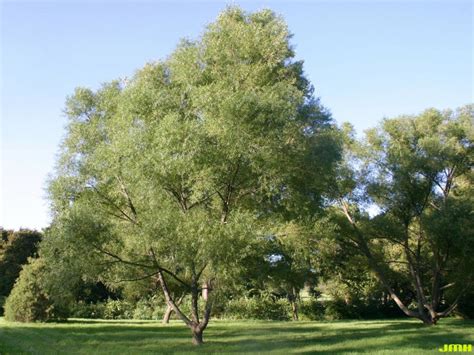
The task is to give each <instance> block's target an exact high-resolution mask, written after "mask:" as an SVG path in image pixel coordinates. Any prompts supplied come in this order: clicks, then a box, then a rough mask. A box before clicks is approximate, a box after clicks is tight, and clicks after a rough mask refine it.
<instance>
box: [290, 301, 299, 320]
mask: <svg viewBox="0 0 474 355" xmlns="http://www.w3.org/2000/svg"><path fill="white" fill-rule="evenodd" d="M291 310H292V311H293V320H298V319H299V318H298V305H297V304H296V302H295V301H293V302H291Z"/></svg>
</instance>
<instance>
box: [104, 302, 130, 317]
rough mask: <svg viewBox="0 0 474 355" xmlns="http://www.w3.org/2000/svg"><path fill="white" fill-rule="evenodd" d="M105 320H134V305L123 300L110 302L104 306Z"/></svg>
mask: <svg viewBox="0 0 474 355" xmlns="http://www.w3.org/2000/svg"><path fill="white" fill-rule="evenodd" d="M103 317H104V319H132V317H133V304H131V303H129V302H127V301H123V300H108V301H107V302H105V304H104V315H103Z"/></svg>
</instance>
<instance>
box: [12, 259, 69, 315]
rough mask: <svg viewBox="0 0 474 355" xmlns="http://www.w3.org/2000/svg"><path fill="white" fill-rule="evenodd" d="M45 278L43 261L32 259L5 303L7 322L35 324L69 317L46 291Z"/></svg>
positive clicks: (64, 308) (62, 306)
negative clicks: (35, 322)
mask: <svg viewBox="0 0 474 355" xmlns="http://www.w3.org/2000/svg"><path fill="white" fill-rule="evenodd" d="M45 278H46V276H45V264H44V261H43V259H30V263H29V264H27V265H25V266H24V267H23V269H22V271H21V272H20V276H19V278H18V279H17V281H16V282H15V286H14V287H13V290H12V292H11V293H10V295H9V296H8V298H7V300H6V302H5V318H6V319H7V320H10V321H17V322H34V321H48V320H59V319H65V318H66V317H67V313H68V312H67V308H66V307H65V306H64V305H62V304H61V302H60V300H59V298H56V299H55V298H54V297H53V296H52V295H51V294H50V293H49V292H48V291H47V290H46V287H45V286H44V285H45V282H44V281H45Z"/></svg>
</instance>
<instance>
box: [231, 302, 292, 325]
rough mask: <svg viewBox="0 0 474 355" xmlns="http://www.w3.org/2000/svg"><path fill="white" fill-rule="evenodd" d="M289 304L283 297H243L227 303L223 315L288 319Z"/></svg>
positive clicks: (239, 317) (237, 317)
mask: <svg viewBox="0 0 474 355" xmlns="http://www.w3.org/2000/svg"><path fill="white" fill-rule="evenodd" d="M290 311H291V310H290V305H289V303H288V302H287V301H286V300H284V299H276V300H274V299H272V298H271V297H268V296H261V297H249V298H247V297H244V298H239V299H235V300H231V301H229V302H228V303H227V306H226V308H225V312H224V317H226V318H230V319H262V320H289V319H290Z"/></svg>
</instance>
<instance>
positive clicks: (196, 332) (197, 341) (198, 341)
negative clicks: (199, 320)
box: [191, 326, 203, 345]
mask: <svg viewBox="0 0 474 355" xmlns="http://www.w3.org/2000/svg"><path fill="white" fill-rule="evenodd" d="M191 332H192V334H193V345H202V344H203V340H202V333H203V331H202V329H201V328H200V327H199V326H194V327H191Z"/></svg>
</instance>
